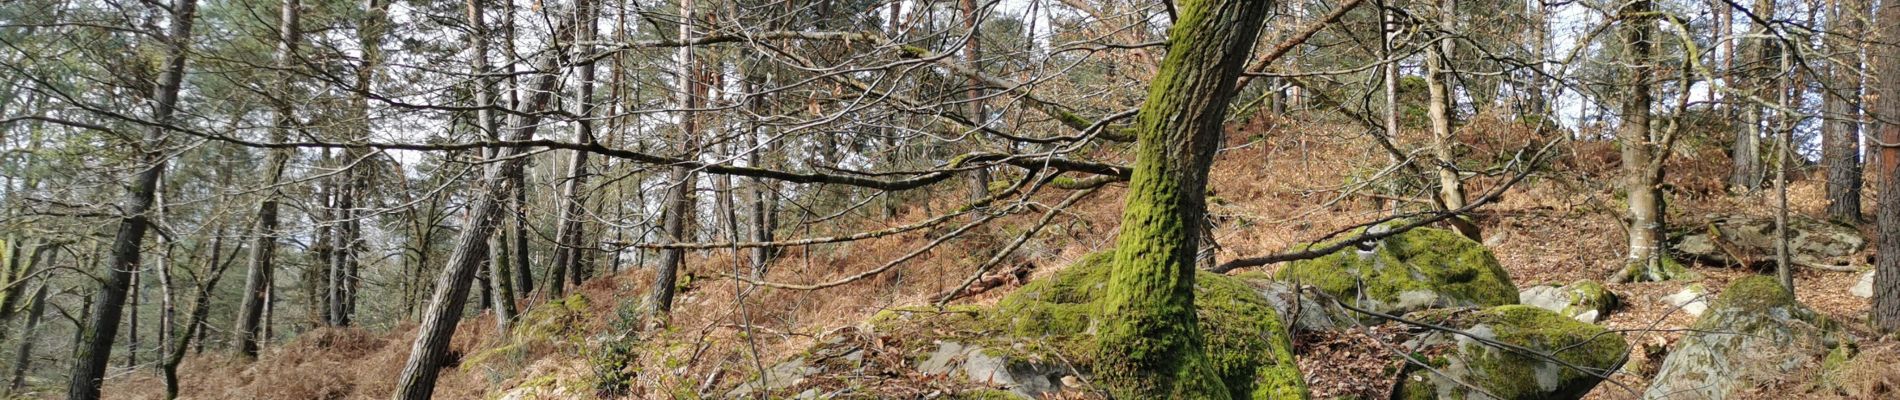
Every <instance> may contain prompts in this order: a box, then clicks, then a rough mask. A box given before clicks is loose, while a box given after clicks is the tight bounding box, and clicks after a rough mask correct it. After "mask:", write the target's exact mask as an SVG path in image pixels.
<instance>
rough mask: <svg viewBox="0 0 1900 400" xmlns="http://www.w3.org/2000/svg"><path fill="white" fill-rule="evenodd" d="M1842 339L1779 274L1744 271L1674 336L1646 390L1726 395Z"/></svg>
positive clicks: (1688, 398) (1689, 397)
mask: <svg viewBox="0 0 1900 400" xmlns="http://www.w3.org/2000/svg"><path fill="white" fill-rule="evenodd" d="M1839 339H1840V336H1839V330H1838V329H1837V328H1836V327H1835V326H1834V325H1833V324H1832V323H1830V322H1829V321H1828V320H1827V319H1826V318H1824V317H1822V316H1820V315H1818V314H1816V313H1814V311H1811V310H1809V309H1808V308H1807V307H1805V306H1802V305H1801V303H1800V302H1797V301H1795V299H1794V296H1793V295H1792V294H1790V293H1788V291H1787V290H1783V289H1782V287H1781V284H1779V283H1777V282H1775V279H1774V278H1770V277H1767V276H1751V277H1747V278H1742V279H1740V280H1737V281H1735V283H1733V284H1730V285H1729V287H1728V289H1725V290H1723V291H1722V293H1721V297H1720V298H1718V299H1717V300H1716V301H1715V303H1714V304H1712V305H1711V306H1710V307H1709V311H1708V313H1707V314H1704V315H1702V318H1699V319H1697V320H1696V323H1695V325H1694V326H1693V327H1692V329H1691V331H1690V333H1689V334H1688V336H1685V337H1683V338H1682V340H1679V341H1677V342H1676V345H1675V346H1674V348H1672V349H1671V350H1670V352H1669V356H1668V357H1667V358H1665V359H1663V363H1662V367H1661V368H1659V369H1658V371H1657V373H1656V377H1655V378H1654V379H1652V380H1651V383H1650V386H1649V388H1648V389H1647V390H1645V391H1644V392H1643V398H1644V399H1669V400H1705V399H1707V400H1721V399H1728V398H1731V397H1732V396H1734V395H1736V393H1737V391H1739V390H1742V389H1747V388H1753V387H1757V386H1760V385H1763V384H1766V383H1769V382H1774V381H1777V380H1780V379H1783V378H1785V377H1786V376H1787V375H1788V374H1791V373H1794V372H1796V371H1798V370H1800V369H1802V368H1804V367H1805V366H1807V365H1808V364H1810V363H1815V362H1819V361H1820V359H1821V357H1823V356H1825V355H1826V354H1828V353H1829V351H1830V349H1831V348H1832V347H1835V346H1838V345H1839Z"/></svg>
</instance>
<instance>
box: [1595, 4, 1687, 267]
mask: <svg viewBox="0 0 1900 400" xmlns="http://www.w3.org/2000/svg"><path fill="white" fill-rule="evenodd" d="M1651 7H1652V5H1651V3H1650V2H1649V1H1648V0H1639V1H1636V2H1632V3H1629V5H1628V6H1626V8H1624V9H1623V10H1622V15H1621V16H1619V19H1620V24H1619V26H1618V31H1619V36H1621V39H1622V40H1623V47H1624V49H1625V53H1624V54H1625V57H1627V58H1628V61H1627V62H1628V65H1629V67H1628V68H1629V71H1628V77H1629V83H1628V84H1627V85H1625V87H1627V88H1628V89H1627V90H1628V91H1627V92H1625V93H1623V99H1622V100H1623V101H1622V104H1621V107H1622V110H1620V112H1621V113H1622V115H1623V125H1621V126H1619V127H1617V130H1616V137H1617V141H1618V142H1619V143H1618V144H1619V145H1620V146H1619V147H1621V150H1620V151H1621V154H1622V164H1623V167H1622V168H1623V179H1624V181H1623V191H1624V194H1625V196H1626V198H1627V199H1628V203H1629V216H1628V220H1627V222H1628V223H1629V229H1628V231H1629V253H1628V254H1629V256H1628V257H1627V258H1625V259H1624V263H1623V264H1624V265H1623V270H1622V271H1621V272H1619V273H1617V275H1616V276H1613V277H1611V278H1610V280H1611V281H1613V282H1625V281H1664V280H1669V279H1674V278H1676V276H1675V275H1676V273H1675V272H1676V270H1675V269H1674V268H1671V267H1673V266H1672V265H1670V261H1669V254H1668V248H1667V247H1664V246H1663V242H1662V241H1663V225H1664V223H1663V215H1664V214H1663V204H1664V202H1663V192H1662V174H1661V171H1662V167H1661V165H1662V162H1663V157H1666V156H1667V149H1664V148H1663V146H1662V143H1659V142H1660V140H1658V139H1657V138H1656V135H1655V132H1653V129H1652V128H1651V127H1650V105H1651V103H1652V102H1653V100H1652V99H1651V93H1650V91H1651V88H1652V87H1653V86H1654V84H1655V83H1654V82H1653V81H1652V79H1653V78H1654V77H1653V76H1652V75H1653V73H1652V70H1653V69H1654V66H1653V65H1651V63H1652V62H1654V61H1655V60H1654V53H1653V52H1654V51H1655V42H1654V38H1653V37H1652V35H1653V33H1652V32H1653V29H1654V27H1652V26H1651V25H1653V24H1654V21H1655V19H1654V17H1653V16H1651V15H1650V14H1651V12H1652V11H1651Z"/></svg>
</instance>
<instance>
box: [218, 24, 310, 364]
mask: <svg viewBox="0 0 1900 400" xmlns="http://www.w3.org/2000/svg"><path fill="white" fill-rule="evenodd" d="M300 8H301V4H300V2H299V0H284V2H283V4H282V7H280V9H279V10H278V11H279V14H278V17H279V20H278V21H279V25H278V29H277V33H278V35H279V36H278V43H277V61H276V63H277V66H278V68H280V69H279V71H280V72H279V75H278V76H277V79H278V82H277V83H278V85H277V89H278V91H279V93H280V94H279V97H280V100H279V101H278V102H277V104H275V106H276V107H275V111H274V114H273V117H272V124H271V128H270V136H271V141H272V142H276V143H281V142H285V141H288V140H289V139H290V125H291V124H292V123H294V122H293V118H294V117H292V115H291V112H292V108H291V107H293V105H292V104H290V100H289V99H287V98H283V97H286V96H285V94H286V93H288V91H289V90H290V88H291V85H290V79H291V78H290V75H289V74H287V73H283V72H281V71H283V69H284V68H288V67H289V65H290V59H291V57H294V56H295V54H296V51H297V42H298V40H299V39H298V37H299V36H300V34H299V30H300V29H298V27H297V22H298V18H299V16H300V15H301V14H302V12H301V11H302V10H300ZM295 151H296V150H295V149H291V148H282V149H272V150H270V155H269V156H267V157H266V159H265V161H264V166H265V168H266V169H267V171H266V172H265V176H264V184H265V187H268V188H271V190H270V191H269V192H267V193H265V194H264V200H263V201H262V202H261V203H259V204H258V206H257V222H256V224H257V225H256V227H255V228H254V230H253V232H251V233H252V234H253V235H256V236H255V239H254V240H253V241H252V243H251V254H250V263H249V266H248V267H247V269H248V270H247V271H246V272H245V274H244V297H243V300H242V301H241V302H240V304H239V307H238V317H237V327H236V328H235V329H233V330H232V332H233V333H234V334H236V335H237V351H238V354H239V355H241V356H243V357H244V358H255V357H257V350H258V345H257V342H258V341H259V338H258V337H259V332H258V331H259V330H260V325H261V320H262V318H263V315H264V301H265V300H266V299H265V297H264V294H265V292H266V291H269V289H270V286H271V281H272V279H271V278H272V275H274V272H275V271H273V268H272V266H271V262H272V261H273V258H274V257H275V255H274V254H275V253H276V252H277V233H278V232H277V207H278V205H277V199H278V197H279V196H281V195H282V194H281V193H279V192H277V190H276V188H277V185H278V183H279V182H280V180H281V179H283V175H284V167H285V165H286V164H287V163H289V161H290V158H291V157H292V156H293V155H294V152H295Z"/></svg>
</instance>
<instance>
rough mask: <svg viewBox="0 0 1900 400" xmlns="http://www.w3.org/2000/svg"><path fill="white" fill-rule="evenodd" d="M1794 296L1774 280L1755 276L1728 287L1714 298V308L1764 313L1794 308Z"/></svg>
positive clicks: (1738, 280) (1739, 280) (1736, 281)
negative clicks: (1769, 310)
mask: <svg viewBox="0 0 1900 400" xmlns="http://www.w3.org/2000/svg"><path fill="white" fill-rule="evenodd" d="M1795 305H1798V303H1796V302H1795V300H1794V294H1793V293H1789V292H1788V290H1787V289H1785V288H1782V287H1781V283H1780V282H1776V281H1775V278H1772V277H1768V276H1763V275H1755V276H1749V277H1746V278H1742V279H1737V280H1735V282H1733V283H1730V284H1729V285H1728V289H1724V290H1722V293H1721V295H1720V296H1719V297H1716V299H1715V304H1713V305H1712V307H1714V308H1740V309H1743V310H1747V311H1765V310H1768V309H1770V308H1775V307H1789V306H1795Z"/></svg>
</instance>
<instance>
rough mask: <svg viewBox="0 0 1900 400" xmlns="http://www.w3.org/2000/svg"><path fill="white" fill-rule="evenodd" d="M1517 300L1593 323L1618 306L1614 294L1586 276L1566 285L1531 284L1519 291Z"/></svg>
mask: <svg viewBox="0 0 1900 400" xmlns="http://www.w3.org/2000/svg"><path fill="white" fill-rule="evenodd" d="M1517 299H1518V300H1519V301H1521V302H1523V303H1524V304H1525V305H1529V306H1535V307H1537V308H1542V309H1545V310H1550V311H1553V312H1556V313H1558V314H1561V315H1563V316H1566V317H1571V318H1575V319H1577V320H1578V321H1583V322H1587V323H1596V322H1597V320H1598V319H1601V318H1603V317H1604V316H1606V315H1608V314H1609V313H1610V311H1612V310H1615V309H1616V306H1617V300H1616V293H1611V292H1610V289H1608V288H1605V287H1603V284H1601V283H1597V282H1596V281H1592V280H1587V279H1586V280H1579V281H1576V282H1571V283H1570V284H1568V285H1555V284H1549V285H1537V286H1532V287H1530V288H1528V289H1524V291H1522V292H1518V294H1517Z"/></svg>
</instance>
